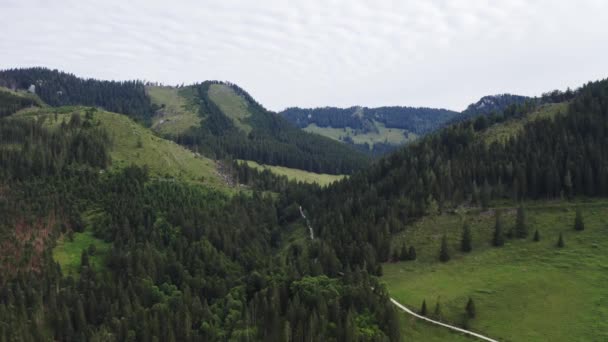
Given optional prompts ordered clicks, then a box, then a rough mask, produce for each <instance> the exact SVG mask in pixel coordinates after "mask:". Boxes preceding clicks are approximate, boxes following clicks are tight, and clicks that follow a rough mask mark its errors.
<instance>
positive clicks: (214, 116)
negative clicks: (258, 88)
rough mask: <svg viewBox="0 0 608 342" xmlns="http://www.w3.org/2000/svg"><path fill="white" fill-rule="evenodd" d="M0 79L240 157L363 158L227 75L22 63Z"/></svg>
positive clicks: (338, 167) (332, 168) (317, 161)
mask: <svg viewBox="0 0 608 342" xmlns="http://www.w3.org/2000/svg"><path fill="white" fill-rule="evenodd" d="M0 86H4V87H6V88H9V89H14V90H20V91H22V92H23V91H26V90H29V91H30V92H32V93H35V94H36V95H37V96H38V97H39V98H40V99H41V100H42V101H44V102H45V103H46V104H48V105H50V106H53V107H56V106H65V105H84V106H97V107H101V108H103V109H105V110H107V111H110V112H115V113H120V114H125V115H127V116H129V117H131V118H133V119H135V120H137V121H139V122H141V123H142V124H143V125H145V126H152V127H154V128H155V129H156V130H157V131H158V132H159V133H161V134H163V135H164V136H165V137H167V138H170V139H172V140H175V141H177V142H178V143H180V144H183V145H185V146H187V147H189V148H190V149H192V150H194V151H196V152H200V153H202V154H204V155H205V156H207V157H210V158H214V159H224V158H234V159H245V160H252V161H255V162H258V163H260V164H268V165H278V166H286V167H290V168H298V169H302V170H307V171H312V172H316V173H328V174H350V173H352V172H354V171H356V170H359V169H361V168H363V167H365V166H366V165H367V164H368V158H367V157H366V156H365V155H364V154H363V153H361V152H358V151H356V150H355V149H353V148H351V147H349V146H345V145H343V144H340V143H338V142H335V141H332V140H331V139H327V138H324V137H321V136H318V135H315V134H309V133H305V132H302V131H300V130H299V129H297V128H295V127H293V126H292V125H291V124H289V123H288V122H287V121H286V120H285V119H283V118H282V117H281V116H279V115H277V114H275V113H272V112H270V111H268V110H266V109H265V108H264V107H262V106H261V105H260V104H259V103H258V102H256V101H255V100H254V99H253V98H252V97H251V96H250V95H249V94H248V93H247V92H245V91H244V90H243V89H241V88H239V87H238V86H236V85H234V84H230V83H223V82H213V81H208V82H203V83H199V84H194V85H191V86H186V87H179V88H177V87H159V86H152V85H148V86H146V85H145V84H144V83H143V82H141V81H124V82H117V81H102V80H95V79H82V78H79V77H76V76H74V75H72V74H69V73H65V72H61V71H58V70H50V69H46V68H28V69H10V70H3V71H0ZM176 125H177V127H176Z"/></svg>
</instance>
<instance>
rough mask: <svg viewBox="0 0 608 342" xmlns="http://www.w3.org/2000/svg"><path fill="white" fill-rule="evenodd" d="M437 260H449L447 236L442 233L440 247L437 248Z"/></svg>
mask: <svg viewBox="0 0 608 342" xmlns="http://www.w3.org/2000/svg"><path fill="white" fill-rule="evenodd" d="M439 261H441V262H448V261H450V251H449V248H448V237H447V236H446V235H445V234H444V235H443V238H441V248H440V249H439Z"/></svg>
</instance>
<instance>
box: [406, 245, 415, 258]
mask: <svg viewBox="0 0 608 342" xmlns="http://www.w3.org/2000/svg"><path fill="white" fill-rule="evenodd" d="M407 254H408V259H409V260H416V248H414V246H410V250H409V252H408V253H407Z"/></svg>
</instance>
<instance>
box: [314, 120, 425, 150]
mask: <svg viewBox="0 0 608 342" xmlns="http://www.w3.org/2000/svg"><path fill="white" fill-rule="evenodd" d="M374 125H375V126H376V128H377V130H378V131H377V132H368V133H360V132H357V131H356V130H354V129H352V128H350V127H346V128H333V127H319V126H317V125H316V124H310V125H308V126H307V127H305V128H304V130H305V131H307V132H311V133H316V134H319V135H323V136H326V137H328V138H331V139H334V140H337V141H341V142H343V141H344V139H345V138H346V137H350V138H351V139H352V140H353V142H354V143H355V144H365V143H367V144H368V145H369V146H370V148H372V147H373V146H374V144H377V143H387V144H391V145H403V144H405V143H407V142H409V141H413V140H414V139H416V137H417V136H416V134H414V133H411V132H408V131H407V130H405V129H400V128H386V126H385V125H384V124H383V123H381V122H377V121H374Z"/></svg>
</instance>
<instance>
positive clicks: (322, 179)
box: [242, 160, 344, 185]
mask: <svg viewBox="0 0 608 342" xmlns="http://www.w3.org/2000/svg"><path fill="white" fill-rule="evenodd" d="M242 162H244V163H246V164H247V165H248V166H249V167H253V168H256V169H258V170H270V171H271V172H272V173H274V174H277V175H280V176H286V177H287V178H288V179H290V180H295V181H298V182H304V183H317V184H319V185H328V184H331V183H333V182H335V181H337V180H340V179H342V178H344V176H343V175H329V174H325V173H314V172H309V171H304V170H298V169H290V168H288V167H284V166H273V165H261V164H258V163H256V162H254V161H251V160H244V161H242Z"/></svg>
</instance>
